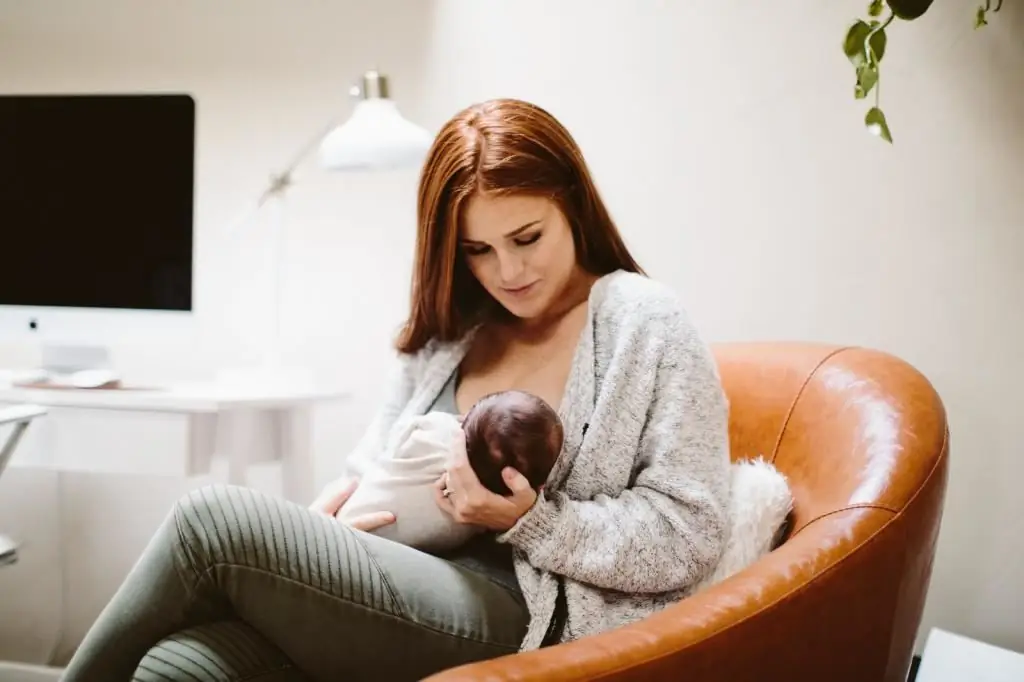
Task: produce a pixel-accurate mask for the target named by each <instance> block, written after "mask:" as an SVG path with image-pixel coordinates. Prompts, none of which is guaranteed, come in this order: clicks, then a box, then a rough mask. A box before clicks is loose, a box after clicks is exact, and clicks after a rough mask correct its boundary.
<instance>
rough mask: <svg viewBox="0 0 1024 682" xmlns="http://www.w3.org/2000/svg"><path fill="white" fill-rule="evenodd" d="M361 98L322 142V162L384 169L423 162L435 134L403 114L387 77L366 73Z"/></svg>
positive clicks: (341, 167)
mask: <svg viewBox="0 0 1024 682" xmlns="http://www.w3.org/2000/svg"><path fill="white" fill-rule="evenodd" d="M359 94H360V95H361V98H360V100H359V101H358V102H357V103H356V106H355V109H354V110H353V112H352V115H351V116H350V117H349V119H348V120H347V121H345V122H344V123H342V124H341V125H339V126H338V127H336V128H334V129H333V130H331V131H330V132H329V133H327V135H326V136H325V137H324V139H323V141H322V142H321V143H320V164H321V165H322V166H324V167H325V168H328V169H330V170H339V171H344V170H381V169H389V168H399V167H403V166H410V165H417V164H419V163H420V162H422V160H423V158H424V156H425V155H426V153H427V150H428V149H429V148H430V145H431V143H432V142H433V136H432V135H431V134H430V133H428V132H427V131H426V130H424V129H423V128H421V127H419V126H418V125H416V124H414V123H412V122H411V121H409V120H408V119H406V118H405V117H403V116H402V114H401V113H400V112H399V111H398V106H397V105H396V104H395V102H394V101H393V100H391V99H390V98H389V97H388V85H387V79H386V77H384V76H383V75H381V74H378V73H377V72H376V71H370V72H368V73H367V74H366V75H364V76H363V85H362V88H361V92H359Z"/></svg>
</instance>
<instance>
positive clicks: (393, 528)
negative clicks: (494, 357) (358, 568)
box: [337, 391, 564, 553]
mask: <svg viewBox="0 0 1024 682" xmlns="http://www.w3.org/2000/svg"><path fill="white" fill-rule="evenodd" d="M460 430H461V432H464V433H465V438H466V454H467V455H468V459H469V464H470V466H471V467H472V468H473V472H474V473H475V474H476V476H477V478H478V479H480V483H481V484H482V485H483V486H484V487H485V488H487V489H488V490H490V491H491V492H493V493H496V494H498V495H511V494H512V491H511V490H509V488H508V486H507V485H506V484H505V481H504V480H503V479H502V477H501V472H502V469H504V468H505V467H512V468H514V469H515V470H516V471H518V472H519V473H521V474H522V475H523V476H524V477H525V478H526V479H527V480H528V481H529V482H530V485H531V486H533V488H534V489H535V490H536V489H537V488H539V487H540V486H541V485H543V484H544V481H546V480H547V477H548V473H549V472H550V471H551V467H552V466H554V463H555V459H557V458H558V455H559V453H560V452H561V450H562V439H563V435H564V434H563V431H562V423H561V420H559V418H558V414H557V413H556V412H555V411H554V410H553V409H551V407H550V406H549V405H548V404H547V403H546V402H544V401H543V400H541V399H540V398H538V397H537V396H535V395H532V394H530V393H525V392H522V391H503V392H501V393H494V394H492V395H489V396H486V397H484V398H482V399H480V401H479V402H477V403H476V404H475V405H473V407H472V408H471V409H470V410H469V412H468V413H466V417H465V419H463V420H460V419H459V418H458V417H457V416H455V415H453V414H448V413H446V412H430V413H428V414H425V415H423V416H420V417H416V418H414V419H413V420H412V421H411V423H410V424H409V425H408V427H407V428H406V429H405V431H404V432H402V433H401V434H399V436H398V438H397V440H396V441H395V443H394V445H393V447H394V455H393V456H392V457H379V458H377V459H375V460H374V461H373V462H372V463H371V464H370V466H369V468H368V470H367V471H366V474H365V475H364V476H363V477H362V479H361V480H360V482H359V486H358V487H357V488H356V490H355V492H354V493H353V494H352V497H350V498H349V499H348V501H347V502H346V503H345V504H344V505H342V507H341V509H340V510H339V511H338V514H337V518H338V519H339V520H342V521H344V520H346V519H349V518H354V517H356V516H359V515H361V514H367V513H371V512H380V511H387V512H391V513H393V514H394V515H395V522H394V523H392V524H389V525H387V526H383V527H381V528H378V529H376V530H374V531H373V533H374V534H375V535H379V536H381V537H385V538H388V539H389V540H393V541H395V542H400V543H402V544H403V545H408V546H410V547H415V548H416V549H419V550H422V551H425V552H431V553H437V552H443V551H447V550H450V549H454V548H455V547H458V546H459V545H461V544H463V543H464V542H466V541H468V540H469V539H470V538H472V537H473V536H474V535H476V534H477V533H480V532H482V530H483V529H482V528H480V527H477V526H473V525H470V524H461V523H457V522H456V521H455V520H454V519H452V518H451V516H449V515H448V514H447V513H445V512H444V511H442V510H441V509H440V508H439V507H438V506H437V502H436V501H435V498H434V494H435V493H434V487H435V484H436V483H437V481H438V479H439V478H440V477H441V475H442V474H443V473H444V472H445V470H446V469H447V468H448V465H449V463H450V461H451V458H452V447H453V445H454V444H455V442H456V441H455V438H457V437H458V436H459V435H460ZM455 494H458V492H457V491H456V493H455Z"/></svg>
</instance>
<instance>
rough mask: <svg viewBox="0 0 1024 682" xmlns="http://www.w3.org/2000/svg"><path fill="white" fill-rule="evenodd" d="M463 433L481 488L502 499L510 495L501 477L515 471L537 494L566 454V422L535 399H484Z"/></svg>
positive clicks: (506, 394)
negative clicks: (561, 456) (563, 427)
mask: <svg viewBox="0 0 1024 682" xmlns="http://www.w3.org/2000/svg"><path fill="white" fill-rule="evenodd" d="M462 429H463V431H465V433H466V452H467V454H468V455H469V463H470V466H472V467H473V471H474V472H475V473H476V476H477V478H479V479H480V483H482V484H483V485H484V487H486V488H487V489H488V490H490V491H491V492H493V493H497V494H498V495H511V494H512V491H511V490H509V488H508V486H507V485H505V481H504V479H502V477H501V471H502V469H504V468H505V467H512V468H513V469H515V470H516V471H518V472H519V473H521V474H522V475H523V476H525V477H526V479H527V480H528V481H529V482H530V485H531V486H533V488H534V489H537V488H539V487H540V486H542V485H543V484H544V481H546V480H547V477H548V473H550V471H551V467H552V466H554V464H555V460H556V459H557V458H558V455H559V453H560V452H561V451H562V438H563V435H564V434H563V432H562V422H561V420H560V419H559V418H558V413H556V412H555V411H554V410H553V409H551V407H550V406H549V405H548V404H547V403H546V402H544V401H543V400H541V399H540V398H538V397H537V396H535V395H533V394H531V393H525V392H523V391H502V392H501V393H493V394H491V395H489V396H485V397H483V398H481V399H480V400H479V401H478V402H477V403H476V404H475V405H473V407H472V408H471V409H470V410H469V412H468V413H466V418H465V419H464V420H463V423H462Z"/></svg>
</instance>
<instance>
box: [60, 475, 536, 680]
mask: <svg viewBox="0 0 1024 682" xmlns="http://www.w3.org/2000/svg"><path fill="white" fill-rule="evenodd" d="M528 618H529V616H528V613H527V611H526V607H525V605H524V603H523V601H522V597H521V595H519V594H518V593H517V592H515V591H513V590H510V589H508V588H507V587H505V586H502V585H500V584H498V583H497V582H495V581H492V580H489V579H488V578H487V577H485V576H483V575H481V574H479V573H476V572H474V571H472V570H469V569H467V568H465V567H462V566H458V565H455V564H453V563H450V562H448V561H445V560H443V559H440V558H437V557H433V556H430V555H428V554H424V553H422V552H419V551H417V550H414V549H411V548H408V547H405V546H403V545H398V544H396V543H393V542H390V541H388V540H384V539H382V538H379V537H377V536H375V535H372V534H368V533H362V532H360V531H355V530H352V529H351V528H349V527H347V526H345V525H343V524H341V523H339V522H337V521H336V520H334V519H331V518H328V517H325V516H323V515H320V514H315V513H313V512H310V511H309V510H307V509H306V508H304V507H301V506H299V505H296V504H292V503H289V502H286V501H283V500H280V499H277V498H274V497H271V496H267V495H264V494H261V493H259V492H256V491H253V490H250V489H247V488H241V487H236V486H222V485H217V486H208V487H204V488H199V489H197V490H195V491H193V492H191V493H189V494H188V495H186V496H184V497H183V498H182V499H181V500H179V501H178V502H177V503H176V504H175V505H174V509H173V510H172V512H171V514H170V515H169V516H168V517H167V519H166V520H165V521H164V523H163V524H162V525H161V527H160V528H159V530H158V531H157V532H156V534H155V535H154V536H153V538H152V540H151V541H150V543H149V545H148V546H147V547H146V549H145V550H144V552H143V554H142V556H141V557H140V559H139V561H138V562H137V563H136V565H135V566H134V567H133V568H132V570H131V572H130V573H129V575H128V577H127V578H126V579H125V581H124V583H123V584H122V585H121V587H120V588H119V589H118V591H117V593H116V594H115V595H114V597H113V598H112V599H111V601H110V603H109V604H108V605H107V606H106V608H105V609H104V610H103V612H102V613H101V614H100V616H99V617H98V618H97V620H96V622H95V623H94V624H93V627H92V628H91V629H90V631H89V632H88V633H87V635H86V637H85V639H84V640H83V642H82V644H81V645H80V646H79V648H78V651H77V652H76V653H75V656H74V657H73V658H72V660H71V662H70V664H69V666H68V668H67V669H66V671H65V673H64V677H63V678H62V679H63V680H66V681H67V682H100V681H102V682H118V681H121V680H125V681H127V680H135V681H137V682H158V681H159V682H179V681H189V682H241V681H243V680H249V681H253V682H255V681H259V682H299V681H302V682H321V681H324V682H326V681H327V680H346V681H348V680H362V679H373V680H389V681H390V680H396V681H398V680H416V679H421V678H423V677H425V676H428V675H430V674H432V673H434V672H437V671H440V670H443V669H446V668H449V667H453V666H456V665H460V664H462V663H467V662H471V661H474V660H481V659H484V658H491V657H495V656H500V655H504V654H507V653H512V652H514V651H517V650H518V646H519V643H520V641H521V640H522V637H523V635H524V634H525V631H526V625H527V622H528Z"/></svg>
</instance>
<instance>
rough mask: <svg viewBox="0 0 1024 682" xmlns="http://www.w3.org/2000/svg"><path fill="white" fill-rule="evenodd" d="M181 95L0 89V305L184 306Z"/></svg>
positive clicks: (186, 186) (188, 227)
mask: <svg viewBox="0 0 1024 682" xmlns="http://www.w3.org/2000/svg"><path fill="white" fill-rule="evenodd" d="M194 168H195V103H194V101H193V99H192V98H191V97H190V96H188V95H177V94H158V95H61V96H56V95H47V96H37V95H0V226H2V227H0V254H3V257H2V258H0V305H26V306H72V307H86V308H129V309H145V310H183V311H188V310H191V309H192V299H193V291H192V267H193V259H192V242H193V227H192V221H193V193H194V173H195V171H194Z"/></svg>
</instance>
